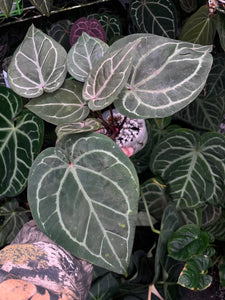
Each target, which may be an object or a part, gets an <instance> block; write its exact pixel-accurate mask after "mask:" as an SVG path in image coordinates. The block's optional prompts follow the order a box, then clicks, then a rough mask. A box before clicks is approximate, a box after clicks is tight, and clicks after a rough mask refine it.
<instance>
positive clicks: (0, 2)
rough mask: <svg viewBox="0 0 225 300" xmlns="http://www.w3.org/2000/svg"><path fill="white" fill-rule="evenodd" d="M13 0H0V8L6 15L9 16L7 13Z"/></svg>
mask: <svg viewBox="0 0 225 300" xmlns="http://www.w3.org/2000/svg"><path fill="white" fill-rule="evenodd" d="M12 5H13V0H0V10H1V11H3V13H4V14H5V15H6V17H8V16H9V13H10V11H11V9H12Z"/></svg>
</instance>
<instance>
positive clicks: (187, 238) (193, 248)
mask: <svg viewBox="0 0 225 300" xmlns="http://www.w3.org/2000/svg"><path fill="white" fill-rule="evenodd" d="M209 241H210V239H209V234H208V233H207V232H205V231H201V230H200V227H199V226H198V225H194V224H187V225H184V226H182V227H181V228H179V229H178V230H177V231H176V232H175V233H174V234H173V235H172V236H171V238H170V240H169V242H168V253H169V256H171V257H172V258H174V259H176V260H182V261H186V260H188V259H190V258H192V257H193V256H195V255H199V254H202V253H203V252H204V251H205V250H206V248H207V247H208V245H209Z"/></svg>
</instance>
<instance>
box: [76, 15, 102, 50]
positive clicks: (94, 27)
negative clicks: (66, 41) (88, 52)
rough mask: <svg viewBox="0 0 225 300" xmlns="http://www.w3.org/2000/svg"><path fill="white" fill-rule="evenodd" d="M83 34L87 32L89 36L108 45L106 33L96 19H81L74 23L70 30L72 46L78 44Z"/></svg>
mask: <svg viewBox="0 0 225 300" xmlns="http://www.w3.org/2000/svg"><path fill="white" fill-rule="evenodd" d="M82 32H86V33H87V34H88V35H90V36H93V37H96V38H98V39H100V40H102V41H103V42H105V43H106V41H107V39H106V33H105V30H104V29H103V27H102V25H101V24H100V22H99V21H98V20H96V19H90V20H88V19H87V18H85V17H82V18H79V19H78V20H77V21H76V22H74V23H73V25H72V27H71V30H70V45H71V46H72V45H73V44H75V43H76V41H77V40H78V38H79V37H80V36H81V34H82Z"/></svg>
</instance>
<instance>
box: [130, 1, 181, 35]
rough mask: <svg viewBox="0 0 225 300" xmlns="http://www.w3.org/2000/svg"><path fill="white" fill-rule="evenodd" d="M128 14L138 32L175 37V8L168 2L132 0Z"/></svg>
mask: <svg viewBox="0 0 225 300" xmlns="http://www.w3.org/2000/svg"><path fill="white" fill-rule="evenodd" d="M130 14H131V18H132V20H133V22H134V23H135V25H136V27H137V29H138V32H143V33H144V32H146V33H147V32H148V33H153V34H156V35H160V36H165V37H168V38H175V37H176V27H177V24H176V22H177V21H176V8H175V6H174V5H173V3H172V2H171V1H168V0H146V1H141V0H132V1H131V3H130Z"/></svg>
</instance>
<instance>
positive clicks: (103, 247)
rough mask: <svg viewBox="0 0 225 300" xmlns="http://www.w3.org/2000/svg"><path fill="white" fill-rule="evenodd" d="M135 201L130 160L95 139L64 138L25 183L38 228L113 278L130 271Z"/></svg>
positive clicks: (104, 141) (87, 136) (85, 136)
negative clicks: (111, 272)
mask: <svg viewBox="0 0 225 300" xmlns="http://www.w3.org/2000/svg"><path fill="white" fill-rule="evenodd" d="M112 191H113V192H112ZM138 197H139V184H138V178H137V175H136V172H135V169H134V167H133V165H132V163H131V162H130V160H129V158H128V157H127V156H126V155H125V154H124V153H123V151H122V150H121V149H120V148H119V147H118V146H117V145H116V144H115V143H114V142H113V141H112V140H111V139H110V138H108V137H106V136H104V135H102V134H97V133H91V134H78V135H77V134H73V135H69V136H65V137H63V138H62V139H61V140H60V141H59V142H58V143H57V147H56V148H48V149H46V150H44V151H43V152H42V153H41V154H40V155H39V156H38V158H37V159H36V160H35V162H34V164H33V166H32V169H31V172H30V176H29V182H28V200H29V204H30V208H31V211H32V215H33V217H34V219H35V220H36V222H37V224H38V226H39V227H40V228H41V229H42V230H43V231H44V232H45V233H46V234H47V235H48V236H49V237H50V238H51V239H53V240H54V241H56V242H57V243H58V244H59V245H61V246H63V247H64V248H65V249H66V250H67V251H69V252H71V253H72V254H73V255H75V256H77V257H79V258H82V259H85V260H87V261H89V262H92V263H93V264H96V265H98V266H101V267H104V268H106V269H108V270H112V271H115V272H117V273H126V272H127V268H128V265H129V260H130V254H131V250H132V244H133V238H134V231H135V225H136V224H135V221H136V216H137V205H138ZM96 233H97V234H96Z"/></svg>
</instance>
